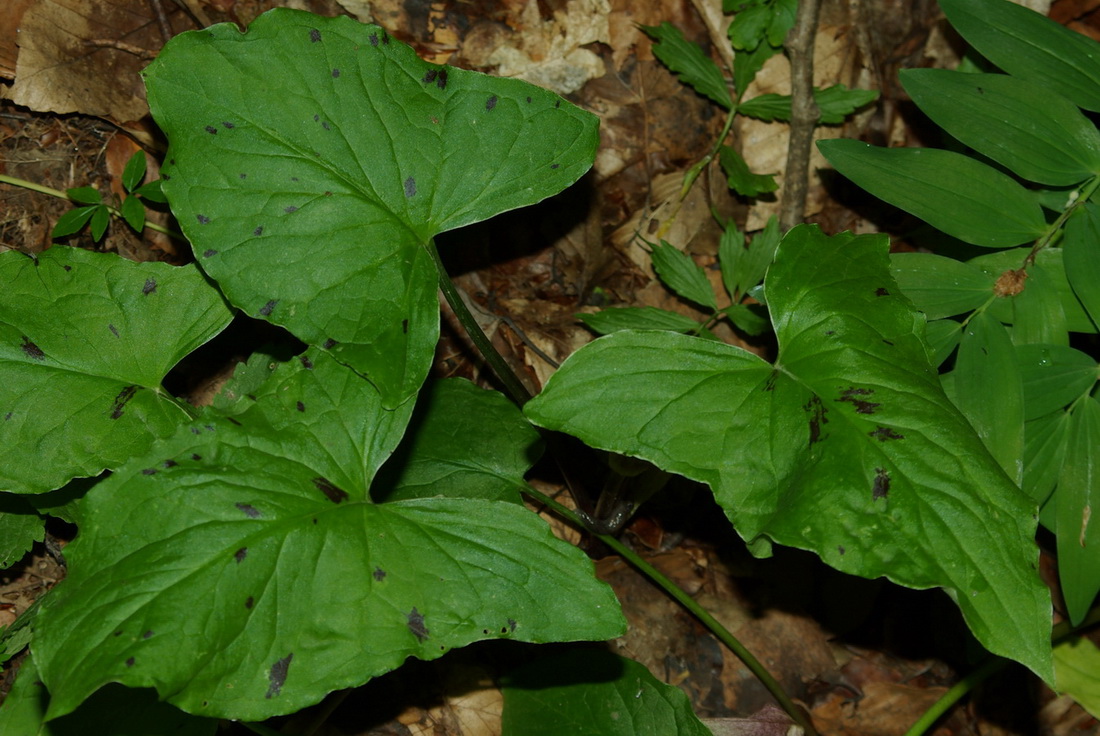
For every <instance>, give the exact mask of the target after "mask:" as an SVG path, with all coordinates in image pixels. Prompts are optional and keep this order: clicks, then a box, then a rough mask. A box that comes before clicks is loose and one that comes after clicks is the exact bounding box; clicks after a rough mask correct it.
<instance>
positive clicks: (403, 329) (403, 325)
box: [401, 319, 409, 335]
mask: <svg viewBox="0 0 1100 736" xmlns="http://www.w3.org/2000/svg"><path fill="white" fill-rule="evenodd" d="M401 332H403V333H404V334H406V335H407V334H409V321H408V320H407V319H403V320H401Z"/></svg>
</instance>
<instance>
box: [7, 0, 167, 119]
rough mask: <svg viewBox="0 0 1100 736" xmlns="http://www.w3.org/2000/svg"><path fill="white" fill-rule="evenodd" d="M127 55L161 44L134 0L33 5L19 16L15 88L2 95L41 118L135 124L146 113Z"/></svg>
mask: <svg viewBox="0 0 1100 736" xmlns="http://www.w3.org/2000/svg"><path fill="white" fill-rule="evenodd" d="M111 44H116V45H120V46H122V47H123V48H129V49H131V50H132V51H135V52H137V51H143V52H149V53H150V54H152V53H155V52H156V50H157V49H159V48H160V46H161V45H162V44H163V39H162V38H161V37H160V33H159V31H158V29H157V25H156V21H155V20H154V19H153V18H152V16H151V15H150V13H149V6H148V5H147V4H146V3H134V2H132V1H131V0H38V1H37V2H36V3H35V4H34V5H32V6H31V7H30V8H28V9H27V11H26V13H24V14H23V19H22V22H21V24H20V27H19V58H18V62H17V64H16V70H15V84H14V85H12V87H11V89H10V90H9V91H8V92H7V93H6V96H7V97H9V98H10V99H12V100H13V101H15V102H16V103H18V104H20V105H25V106H26V107H28V108H30V109H31V110H35V111H38V112H56V113H71V112H79V113H83V114H86V115H96V116H100V117H107V118H112V119H114V120H116V121H118V122H127V121H131V120H137V119H138V118H140V117H142V116H143V115H145V114H146V113H147V112H148V107H147V105H146V103H145V87H144V85H143V84H142V81H141V78H140V77H139V76H138V71H139V70H141V68H142V67H144V66H145V65H146V64H147V63H148V61H149V60H148V58H145V59H143V58H141V57H140V56H139V55H136V53H131V52H130V51H125V50H121V48H112V47H110V45H111Z"/></svg>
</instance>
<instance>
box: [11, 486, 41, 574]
mask: <svg viewBox="0 0 1100 736" xmlns="http://www.w3.org/2000/svg"><path fill="white" fill-rule="evenodd" d="M44 533H45V521H44V520H43V519H42V517H41V516H39V515H38V512H37V511H35V510H34V507H33V506H31V505H30V504H28V503H27V502H26V501H25V500H23V498H21V497H19V496H16V495H14V494H11V493H0V570H6V569H7V568H9V567H11V566H12V565H14V564H15V563H16V562H19V560H21V559H22V558H23V555H25V554H26V553H27V552H29V551H30V549H31V547H33V546H34V543H35V542H41V541H42V537H43V534H44Z"/></svg>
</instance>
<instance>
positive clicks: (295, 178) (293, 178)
mask: <svg viewBox="0 0 1100 736" xmlns="http://www.w3.org/2000/svg"><path fill="white" fill-rule="evenodd" d="M320 119H321V116H320V115H314V116H313V122H315V123H316V122H317V121H318V120H320ZM290 179H291V181H298V179H297V177H293V176H292V177H290Z"/></svg>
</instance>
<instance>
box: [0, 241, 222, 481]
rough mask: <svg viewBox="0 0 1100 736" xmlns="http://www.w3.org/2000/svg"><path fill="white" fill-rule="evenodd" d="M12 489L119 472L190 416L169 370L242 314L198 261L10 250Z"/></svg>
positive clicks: (4, 389)
mask: <svg viewBox="0 0 1100 736" xmlns="http://www.w3.org/2000/svg"><path fill="white" fill-rule="evenodd" d="M0 284H3V288H0V373H2V375H3V380H0V491H13V492H15V493H42V492H44V491H51V490H53V489H55V488H59V487H60V486H62V485H64V483H65V482H66V481H68V480H69V479H70V478H73V477H77V476H91V475H96V474H98V473H100V472H101V471H102V470H104V469H105V468H115V467H118V466H119V465H120V464H122V462H123V461H125V460H127V459H128V458H130V457H131V456H133V455H135V454H139V453H142V452H144V451H145V450H146V449H147V448H148V447H149V444H150V443H151V442H152V441H153V440H154V439H155V438H156V437H161V436H164V435H167V434H170V433H171V432H172V430H173V429H174V428H175V427H176V426H177V424H179V423H180V422H183V421H187V419H188V418H189V417H188V414H187V412H186V411H185V410H184V409H183V408H182V407H181V406H180V405H179V404H177V403H176V401H175V400H174V399H173V398H172V397H171V395H170V394H169V393H168V392H167V391H165V390H164V389H163V388H162V387H161V385H160V384H161V380H162V379H163V378H164V376H165V374H167V373H168V370H169V369H170V368H171V367H172V366H174V365H175V364H176V363H177V362H178V361H179V360H180V359H181V358H182V357H183V356H185V355H187V353H189V352H191V351H192V350H194V349H195V348H196V347H198V346H199V345H202V344H203V343H204V342H206V341H207V340H209V339H210V338H212V337H213V336H214V335H216V334H217V333H218V332H220V331H221V330H222V328H224V327H225V326H226V325H227V324H228V323H229V320H230V317H231V313H230V310H229V308H228V307H227V306H226V304H225V302H224V301H223V300H222V297H221V295H220V294H219V293H218V291H217V289H214V288H213V287H211V285H210V284H209V282H207V280H206V279H205V278H203V276H202V274H201V273H199V271H198V269H197V268H195V267H194V266H185V267H182V268H179V267H175V266H170V265H168V264H166V263H134V262H133V261H128V260H126V259H124V258H120V257H118V256H116V255H113V254H105V253H92V252H90V251H86V250H80V249H76V248H66V247H60V246H59V247H55V248H51V249H49V250H47V251H46V252H45V253H42V254H40V255H39V256H38V257H37V258H32V257H29V256H26V255H24V254H22V253H19V252H17V251H8V252H7V253H0Z"/></svg>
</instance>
